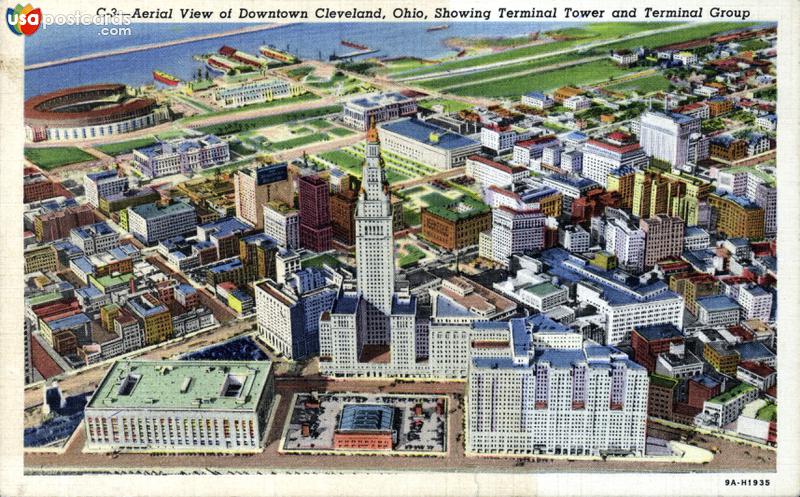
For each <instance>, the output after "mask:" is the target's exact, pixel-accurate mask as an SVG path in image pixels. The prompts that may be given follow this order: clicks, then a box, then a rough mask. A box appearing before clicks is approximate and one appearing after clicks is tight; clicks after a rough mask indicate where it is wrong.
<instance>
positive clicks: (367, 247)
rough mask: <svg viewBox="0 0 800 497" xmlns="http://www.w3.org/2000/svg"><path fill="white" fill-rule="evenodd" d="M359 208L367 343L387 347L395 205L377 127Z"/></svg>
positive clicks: (359, 262)
mask: <svg viewBox="0 0 800 497" xmlns="http://www.w3.org/2000/svg"><path fill="white" fill-rule="evenodd" d="M362 174H363V176H362V177H363V181H362V188H361V193H360V194H359V198H358V207H357V208H356V264H357V266H358V273H357V278H358V289H359V291H360V292H361V296H362V297H363V299H364V301H365V305H366V308H367V343H370V344H379V343H387V342H388V341H389V338H390V334H389V333H390V332H389V329H388V319H386V318H387V316H389V315H390V314H391V313H392V295H393V294H394V289H395V288H394V235H393V231H392V203H391V200H390V198H389V197H390V195H389V192H388V186H387V185H388V183H387V182H386V173H385V172H384V170H383V164H382V159H381V156H380V141H379V140H378V133H377V130H376V129H375V128H374V127H373V128H371V129H370V130H369V132H368V133H367V150H366V159H365V163H364V169H363V172H362Z"/></svg>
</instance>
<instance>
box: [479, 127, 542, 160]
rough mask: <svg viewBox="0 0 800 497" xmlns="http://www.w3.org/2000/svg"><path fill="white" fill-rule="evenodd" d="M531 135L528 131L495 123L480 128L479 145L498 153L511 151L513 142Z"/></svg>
mask: <svg viewBox="0 0 800 497" xmlns="http://www.w3.org/2000/svg"><path fill="white" fill-rule="evenodd" d="M530 137H531V132H530V131H518V130H515V129H513V128H512V127H511V126H505V125H499V124H495V123H491V124H487V125H486V126H484V127H483V128H481V146H482V147H484V148H487V149H489V150H491V151H492V152H493V153H494V154H496V155H499V154H503V153H506V152H509V151H511V149H512V148H513V147H514V144H515V143H517V142H519V141H522V140H527V139H528V138H530Z"/></svg>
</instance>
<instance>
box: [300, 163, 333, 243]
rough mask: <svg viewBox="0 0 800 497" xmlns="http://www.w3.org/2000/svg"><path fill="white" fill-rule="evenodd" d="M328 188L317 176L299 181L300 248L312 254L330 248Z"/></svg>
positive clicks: (330, 229) (325, 182) (306, 177)
mask: <svg viewBox="0 0 800 497" xmlns="http://www.w3.org/2000/svg"><path fill="white" fill-rule="evenodd" d="M329 188H330V187H329V186H328V182H327V181H325V180H323V179H322V178H320V177H319V176H302V177H301V178H300V180H299V188H298V190H299V192H298V193H299V197H298V198H299V207H300V209H299V210H300V246H301V247H303V248H307V249H309V250H313V251H314V252H325V251H327V250H330V248H331V236H332V227H331V208H330V205H331V204H330V191H329Z"/></svg>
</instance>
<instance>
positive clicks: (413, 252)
mask: <svg viewBox="0 0 800 497" xmlns="http://www.w3.org/2000/svg"><path fill="white" fill-rule="evenodd" d="M404 249H405V251H406V254H405V255H402V256H400V258H399V259H398V260H397V263H398V264H399V265H400V267H406V266H410V265H411V264H414V263H415V262H417V261H420V260H422V259H424V258H425V252H423V251H422V250H420V249H419V248H418V247H415V246H414V245H406V246H405V247H404Z"/></svg>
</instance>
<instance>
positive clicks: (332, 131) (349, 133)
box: [328, 128, 355, 138]
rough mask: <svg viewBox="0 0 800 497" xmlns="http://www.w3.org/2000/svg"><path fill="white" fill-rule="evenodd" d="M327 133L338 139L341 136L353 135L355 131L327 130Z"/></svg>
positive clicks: (344, 129)
mask: <svg viewBox="0 0 800 497" xmlns="http://www.w3.org/2000/svg"><path fill="white" fill-rule="evenodd" d="M328 132H329V133H330V134H332V135H334V136H338V137H339V138H341V137H343V136H350V135H352V134H353V133H355V131H353V130H352V129H347V128H332V129H329V130H328Z"/></svg>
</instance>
